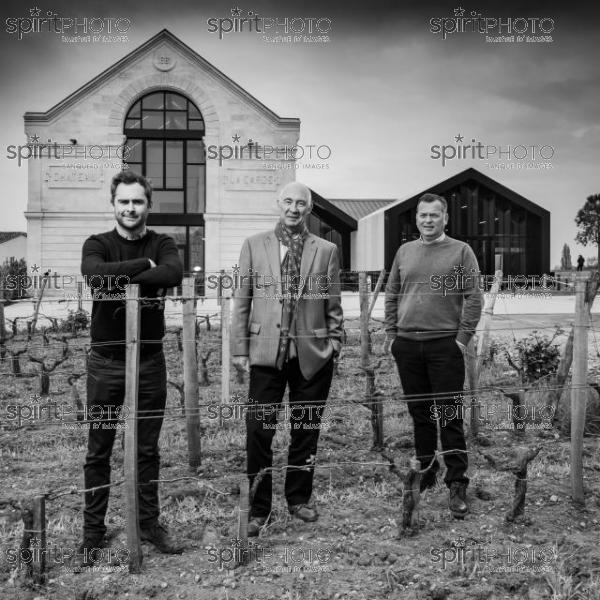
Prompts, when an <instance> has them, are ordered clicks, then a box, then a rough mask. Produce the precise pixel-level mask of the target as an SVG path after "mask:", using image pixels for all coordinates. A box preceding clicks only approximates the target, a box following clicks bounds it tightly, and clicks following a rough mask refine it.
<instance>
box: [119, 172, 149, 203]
mask: <svg viewBox="0 0 600 600" xmlns="http://www.w3.org/2000/svg"><path fill="white" fill-rule="evenodd" d="M120 183H125V184H127V185H129V184H130V183H139V184H140V185H141V186H142V187H143V188H144V193H145V194H146V199H147V200H148V206H152V186H151V185H150V182H149V181H148V180H147V179H146V178H145V177H144V176H143V175H140V174H139V173H135V172H134V171H121V172H120V173H117V174H116V175H115V176H114V177H113V178H112V181H111V183H110V203H111V204H114V203H115V193H116V191H117V186H118V185H119V184H120Z"/></svg>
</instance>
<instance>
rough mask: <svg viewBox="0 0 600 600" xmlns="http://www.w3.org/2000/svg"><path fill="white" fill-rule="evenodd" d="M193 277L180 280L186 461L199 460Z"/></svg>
mask: <svg viewBox="0 0 600 600" xmlns="http://www.w3.org/2000/svg"><path fill="white" fill-rule="evenodd" d="M194 284H195V281H194V278H193V277H185V278H184V280H183V309H182V310H183V393H184V404H185V419H186V429H187V441H188V464H189V466H190V468H191V469H196V468H198V467H199V466H200V464H201V462H202V461H201V455H200V414H199V407H198V359H197V353H196V292H195V285H194Z"/></svg>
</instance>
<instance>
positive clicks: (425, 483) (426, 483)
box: [419, 469, 437, 494]
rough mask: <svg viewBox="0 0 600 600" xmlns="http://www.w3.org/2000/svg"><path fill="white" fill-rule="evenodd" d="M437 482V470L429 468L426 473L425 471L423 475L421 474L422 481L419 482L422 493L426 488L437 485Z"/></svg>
mask: <svg viewBox="0 0 600 600" xmlns="http://www.w3.org/2000/svg"><path fill="white" fill-rule="evenodd" d="M436 483H437V477H436V474H435V471H432V470H431V469H429V471H425V473H423V475H422V476H421V483H420V484H419V491H420V492H421V494H422V493H423V492H424V491H425V490H428V489H430V488H433V487H435V484H436Z"/></svg>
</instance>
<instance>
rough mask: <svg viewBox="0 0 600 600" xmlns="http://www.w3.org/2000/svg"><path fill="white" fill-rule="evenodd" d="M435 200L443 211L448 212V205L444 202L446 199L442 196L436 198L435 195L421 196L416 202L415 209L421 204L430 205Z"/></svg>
mask: <svg viewBox="0 0 600 600" xmlns="http://www.w3.org/2000/svg"><path fill="white" fill-rule="evenodd" d="M436 200H439V202H440V203H441V205H442V206H443V208H444V210H445V211H446V212H448V203H447V202H446V198H444V197H443V196H438V195H437V194H423V195H422V196H421V197H420V198H419V201H418V202H417V207H418V206H419V204H421V202H427V203H428V204H431V203H432V202H435V201H436Z"/></svg>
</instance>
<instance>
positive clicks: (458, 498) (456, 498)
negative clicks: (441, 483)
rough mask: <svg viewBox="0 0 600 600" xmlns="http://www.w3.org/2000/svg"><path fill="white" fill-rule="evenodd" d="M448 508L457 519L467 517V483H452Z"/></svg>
mask: <svg viewBox="0 0 600 600" xmlns="http://www.w3.org/2000/svg"><path fill="white" fill-rule="evenodd" d="M448 508H449V509H450V512H451V513H452V516H453V517H454V518H455V519H464V518H465V515H466V514H467V513H468V512H469V507H468V505H467V484H466V483H462V482H461V481H452V482H451V483H450V494H449V497H448Z"/></svg>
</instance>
